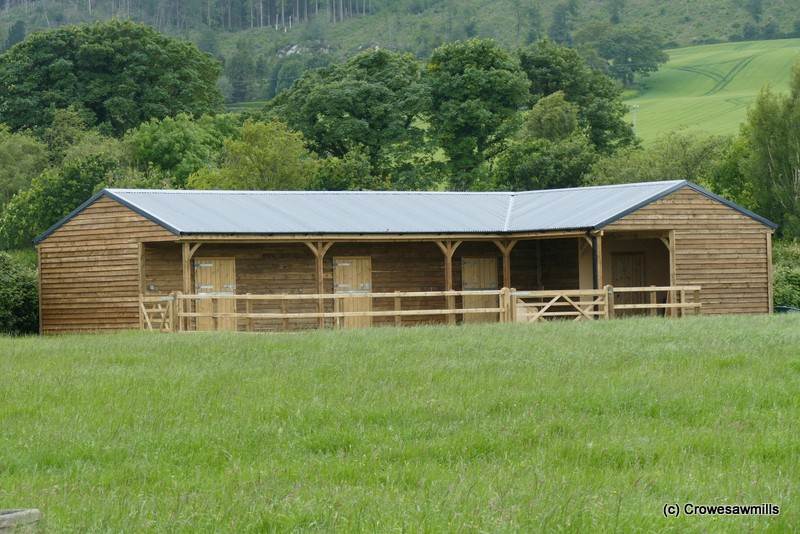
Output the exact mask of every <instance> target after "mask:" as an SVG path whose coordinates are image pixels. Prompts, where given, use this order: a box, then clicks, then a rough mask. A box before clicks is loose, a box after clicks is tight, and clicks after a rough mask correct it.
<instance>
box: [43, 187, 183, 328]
mask: <svg viewBox="0 0 800 534" xmlns="http://www.w3.org/2000/svg"><path fill="white" fill-rule="evenodd" d="M175 239H176V236H175V235H174V234H172V233H171V232H169V231H168V230H166V229H165V228H163V227H161V226H159V225H158V224H156V223H154V222H153V221H151V220H149V219H147V218H146V217H144V216H142V215H140V214H138V213H136V212H134V211H133V210H131V209H130V208H128V207H126V206H124V205H122V204H120V203H119V202H117V201H116V200H113V199H110V198H108V197H100V198H99V199H98V200H97V201H95V202H94V203H93V204H91V205H89V206H87V207H86V208H84V209H83V210H82V211H81V212H79V213H78V214H76V215H75V216H74V217H73V218H72V219H70V220H69V221H67V222H66V223H65V224H64V225H63V226H61V227H59V228H58V229H56V230H55V231H53V233H51V234H50V235H49V236H47V237H46V238H45V239H44V240H43V241H42V242H40V243H39V245H38V249H39V272H40V286H41V290H40V297H39V298H40V311H41V313H40V324H41V330H42V332H43V333H56V332H64V331H80V330H119V329H127V328H138V326H139V310H138V295H139V287H140V286H139V284H140V281H139V243H140V242H144V241H148V242H152V241H174V240H175Z"/></svg>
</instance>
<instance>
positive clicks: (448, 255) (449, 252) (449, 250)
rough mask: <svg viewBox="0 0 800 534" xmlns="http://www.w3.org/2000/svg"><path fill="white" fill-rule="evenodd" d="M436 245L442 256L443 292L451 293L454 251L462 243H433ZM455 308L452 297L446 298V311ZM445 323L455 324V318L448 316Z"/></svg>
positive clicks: (450, 241) (449, 241)
mask: <svg viewBox="0 0 800 534" xmlns="http://www.w3.org/2000/svg"><path fill="white" fill-rule="evenodd" d="M435 243H436V245H437V246H438V247H439V249H441V251H442V254H444V290H445V291H452V290H453V255H454V254H455V253H456V249H457V248H458V247H459V246H460V245H461V243H462V241H452V240H447V241H435ZM454 308H455V299H454V298H453V297H447V309H448V310H452V309H454ZM447 322H448V323H449V324H455V322H456V316H455V315H453V314H450V315H448V316H447Z"/></svg>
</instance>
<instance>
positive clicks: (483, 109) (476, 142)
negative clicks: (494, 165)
mask: <svg viewBox="0 0 800 534" xmlns="http://www.w3.org/2000/svg"><path fill="white" fill-rule="evenodd" d="M427 81H428V85H429V87H430V92H431V107H430V115H431V128H430V132H431V134H432V135H433V136H434V138H435V139H437V141H438V143H439V145H440V146H441V148H442V149H443V150H444V152H445V154H447V157H448V166H449V169H450V175H451V176H450V179H451V183H450V186H451V187H452V188H454V189H459V190H465V189H470V188H471V187H472V186H473V185H474V183H475V181H476V180H477V176H476V175H475V174H474V173H475V171H476V170H477V169H478V167H479V166H480V165H481V164H482V163H483V162H484V161H485V160H486V158H487V157H488V155H489V149H490V148H491V147H492V146H493V145H494V144H496V143H497V142H498V141H499V140H498V139H497V137H496V135H495V134H496V133H497V132H498V130H499V129H500V128H501V127H502V126H503V124H504V123H505V122H506V121H508V120H509V119H510V118H511V117H512V116H513V115H514V114H515V113H516V112H517V111H518V110H519V109H520V107H521V106H522V105H523V104H524V103H525V102H526V101H527V99H528V85H529V83H528V80H527V79H526V78H525V74H524V73H523V72H522V71H521V70H520V68H519V65H518V64H517V62H516V61H514V59H512V58H511V57H510V56H509V55H508V54H507V53H506V52H505V51H504V50H503V49H501V48H500V47H499V46H498V45H497V43H495V42H494V41H492V40H480V39H473V40H469V41H462V42H455V43H450V44H446V45H444V46H442V47H440V48H438V49H436V51H434V53H433V56H431V59H430V61H429V62H428V66H427Z"/></svg>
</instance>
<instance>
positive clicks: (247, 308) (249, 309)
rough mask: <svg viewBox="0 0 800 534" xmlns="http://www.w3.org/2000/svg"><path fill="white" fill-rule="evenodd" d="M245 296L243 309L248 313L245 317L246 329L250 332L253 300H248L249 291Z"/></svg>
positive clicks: (251, 328) (251, 329)
mask: <svg viewBox="0 0 800 534" xmlns="http://www.w3.org/2000/svg"><path fill="white" fill-rule="evenodd" d="M245 296H246V297H248V298H247V299H245V301H244V311H245V313H247V315H248V317H247V331H248V332H252V331H253V318H252V317H250V314H251V313H253V301H252V300H250V298H249V297H250V293H247V294H246V295H245Z"/></svg>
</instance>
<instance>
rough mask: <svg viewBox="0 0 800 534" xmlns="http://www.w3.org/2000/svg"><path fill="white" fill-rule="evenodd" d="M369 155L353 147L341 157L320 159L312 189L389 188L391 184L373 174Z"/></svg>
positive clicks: (375, 189) (353, 189) (362, 189)
mask: <svg viewBox="0 0 800 534" xmlns="http://www.w3.org/2000/svg"><path fill="white" fill-rule="evenodd" d="M371 171H372V168H371V166H370V163H369V157H367V155H366V154H364V153H363V152H362V151H360V150H358V149H355V150H352V151H350V152H348V153H347V154H345V155H344V156H343V157H341V158H339V157H336V156H331V157H329V158H325V159H324V160H322V161H320V165H319V169H318V170H317V176H316V179H315V180H314V184H313V187H314V189H320V190H323V191H347V190H351V191H364V190H367V191H379V190H385V189H390V188H391V184H390V183H389V182H388V181H387V180H386V179H385V178H381V177H376V176H373V175H372V173H371Z"/></svg>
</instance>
